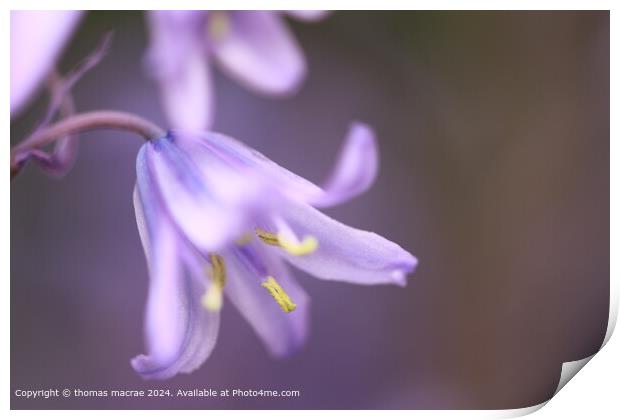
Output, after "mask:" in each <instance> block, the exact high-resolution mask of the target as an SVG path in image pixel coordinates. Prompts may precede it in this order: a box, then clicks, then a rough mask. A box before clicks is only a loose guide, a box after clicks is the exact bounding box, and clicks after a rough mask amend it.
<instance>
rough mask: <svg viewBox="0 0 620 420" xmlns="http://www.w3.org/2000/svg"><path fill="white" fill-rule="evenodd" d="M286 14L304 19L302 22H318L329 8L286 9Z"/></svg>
mask: <svg viewBox="0 0 620 420" xmlns="http://www.w3.org/2000/svg"><path fill="white" fill-rule="evenodd" d="M286 14H287V15H289V16H291V17H293V18H295V19H298V20H301V21H304V22H318V21H319V20H322V19H325V18H326V17H327V16H328V15H329V14H330V11H329V10H287V11H286Z"/></svg>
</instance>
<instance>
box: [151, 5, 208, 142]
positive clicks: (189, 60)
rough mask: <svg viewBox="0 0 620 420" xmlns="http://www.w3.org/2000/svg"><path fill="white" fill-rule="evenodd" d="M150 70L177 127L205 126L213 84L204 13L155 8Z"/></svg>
mask: <svg viewBox="0 0 620 420" xmlns="http://www.w3.org/2000/svg"><path fill="white" fill-rule="evenodd" d="M148 17H149V19H148V21H149V29H150V34H151V43H150V46H149V51H148V56H147V63H148V71H149V72H150V73H151V74H152V75H153V76H154V77H155V78H156V79H157V80H158V82H159V85H160V90H161V95H162V100H163V105H164V108H165V111H166V114H167V116H168V119H169V120H170V123H171V124H172V126H173V127H175V128H182V129H187V130H204V129H206V128H208V127H209V126H211V124H212V122H213V86H212V80H211V72H210V69H209V63H208V59H207V54H206V50H205V46H204V40H203V38H204V36H205V35H204V33H203V32H202V31H201V28H202V25H203V24H204V14H202V13H200V12H190V11H152V12H150V13H149V15H148Z"/></svg>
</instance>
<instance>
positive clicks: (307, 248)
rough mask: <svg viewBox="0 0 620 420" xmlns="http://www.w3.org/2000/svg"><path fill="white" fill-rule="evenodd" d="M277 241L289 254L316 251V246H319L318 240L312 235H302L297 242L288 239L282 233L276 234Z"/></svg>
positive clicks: (297, 254)
mask: <svg viewBox="0 0 620 420" xmlns="http://www.w3.org/2000/svg"><path fill="white" fill-rule="evenodd" d="M278 242H280V246H281V247H282V248H284V249H285V250H286V251H287V252H288V253H289V254H291V255H296V256H300V255H306V254H312V253H313V252H314V251H316V248H317V247H318V246H319V241H318V240H317V239H316V238H315V237H314V236H310V235H308V236H304V238H303V239H302V240H301V242H299V243H295V242H291V241H288V240H287V239H286V238H285V237H284V235H282V234H279V235H278Z"/></svg>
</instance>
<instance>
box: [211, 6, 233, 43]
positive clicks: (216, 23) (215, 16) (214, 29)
mask: <svg viewBox="0 0 620 420" xmlns="http://www.w3.org/2000/svg"><path fill="white" fill-rule="evenodd" d="M229 32H230V17H229V16H228V14H227V13H226V12H222V11H212V12H209V19H208V22H207V34H208V35H209V38H210V39H212V40H215V41H219V40H222V39H223V38H224V37H226V36H227V35H228V33H229Z"/></svg>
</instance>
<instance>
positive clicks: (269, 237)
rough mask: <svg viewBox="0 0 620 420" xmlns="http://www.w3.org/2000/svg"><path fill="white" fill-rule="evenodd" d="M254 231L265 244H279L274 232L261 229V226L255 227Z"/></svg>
mask: <svg viewBox="0 0 620 420" xmlns="http://www.w3.org/2000/svg"><path fill="white" fill-rule="evenodd" d="M255 231H256V236H258V239H260V240H261V241H263V242H264V243H266V244H267V245H273V246H280V241H278V236H277V235H276V234H274V233H271V232H267V231H266V230H262V229H261V228H256V229H255Z"/></svg>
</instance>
